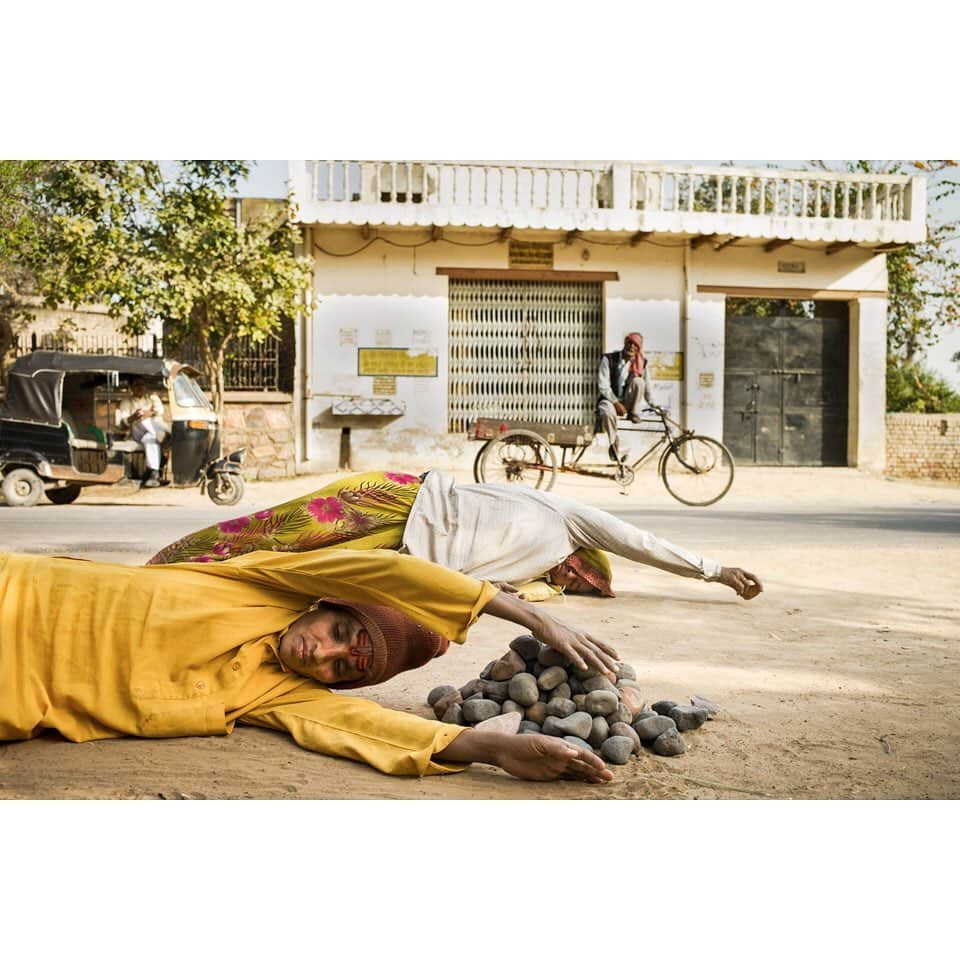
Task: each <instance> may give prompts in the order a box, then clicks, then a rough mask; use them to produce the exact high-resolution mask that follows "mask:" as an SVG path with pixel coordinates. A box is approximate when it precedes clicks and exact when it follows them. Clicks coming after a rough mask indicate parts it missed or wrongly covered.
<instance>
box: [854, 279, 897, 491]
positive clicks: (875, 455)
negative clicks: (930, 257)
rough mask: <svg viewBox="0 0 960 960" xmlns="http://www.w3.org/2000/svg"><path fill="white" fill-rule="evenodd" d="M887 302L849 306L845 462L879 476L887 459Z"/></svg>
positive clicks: (869, 301)
mask: <svg viewBox="0 0 960 960" xmlns="http://www.w3.org/2000/svg"><path fill="white" fill-rule="evenodd" d="M886 358H887V301H886V300H881V299H876V298H869V299H868V298H864V299H860V300H855V301H854V302H853V303H851V304H850V381H849V391H850V393H849V408H850V417H849V429H848V434H847V458H848V462H849V464H850V466H851V467H859V468H860V469H861V470H868V471H870V472H875V473H879V472H882V471H883V469H884V467H885V466H886V459H887V420H886V409H887V380H886V369H887V368H886Z"/></svg>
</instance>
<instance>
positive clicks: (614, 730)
mask: <svg viewBox="0 0 960 960" xmlns="http://www.w3.org/2000/svg"><path fill="white" fill-rule="evenodd" d="M610 736H611V737H626V738H627V739H628V740H630V741H632V743H633V752H634V753H639V752H640V750H641V749H642V748H641V746H640V737H639V735H638V734H637V731H636V730H634V729H633V727H631V726H630V724H629V723H611V724H610Z"/></svg>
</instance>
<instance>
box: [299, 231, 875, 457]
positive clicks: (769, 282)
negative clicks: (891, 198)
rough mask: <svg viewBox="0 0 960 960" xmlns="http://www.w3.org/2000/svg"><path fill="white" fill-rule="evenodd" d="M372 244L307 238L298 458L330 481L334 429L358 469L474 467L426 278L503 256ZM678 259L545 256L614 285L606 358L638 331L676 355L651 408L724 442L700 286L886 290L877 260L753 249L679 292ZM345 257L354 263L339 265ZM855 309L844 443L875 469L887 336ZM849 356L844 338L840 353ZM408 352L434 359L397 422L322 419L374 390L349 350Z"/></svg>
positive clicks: (406, 381) (483, 240)
mask: <svg viewBox="0 0 960 960" xmlns="http://www.w3.org/2000/svg"><path fill="white" fill-rule="evenodd" d="M377 235H378V236H379V237H381V238H386V239H388V240H389V241H391V243H389V244H388V243H384V242H383V240H376V241H374V242H373V243H369V240H370V239H371V238H370V236H368V237H366V238H365V237H364V236H363V234H362V232H361V229H360V228H358V227H353V226H345V227H324V228H320V227H314V228H312V229H311V231H310V247H311V249H312V253H313V255H314V258H315V272H314V282H315V291H314V295H315V310H314V314H313V317H312V319H311V321H310V323H309V324H308V340H309V343H308V344H307V345H306V353H307V354H308V355H309V357H310V366H309V373H308V380H309V383H308V386H307V389H308V390H309V392H310V394H311V396H310V398H308V399H307V400H306V402H305V408H306V413H307V418H308V423H307V429H306V430H305V434H306V442H305V447H304V450H305V455H306V458H307V459H308V460H309V461H311V464H312V465H313V466H315V467H323V468H327V469H328V468H330V467H335V466H336V465H337V456H338V452H339V443H340V431H339V427H340V426H342V425H350V426H351V429H352V450H353V458H352V466H353V467H354V468H355V469H364V468H366V467H368V466H369V467H377V466H382V465H383V463H384V462H393V463H396V464H397V465H398V466H407V467H410V468H412V467H417V466H420V465H423V466H430V465H434V466H454V465H461V466H462V465H466V464H467V463H469V459H465V458H472V455H473V453H474V452H475V446H474V445H473V444H471V443H470V442H468V441H467V440H466V438H465V437H464V436H461V435H452V434H448V433H447V432H446V410H447V375H448V374H447V350H448V342H447V315H448V306H447V286H448V281H447V278H446V277H445V276H438V275H437V273H436V269H437V267H440V266H442V267H463V268H469V267H479V268H506V267H508V266H509V264H508V246H507V244H506V243H503V242H490V241H491V240H494V241H495V237H496V235H495V234H492V233H491V232H490V231H475V230H456V231H455V230H452V229H449V228H448V229H447V230H446V231H445V237H446V239H440V240H437V241H434V242H430V243H427V244H425V245H423V246H417V247H416V248H411V247H409V246H406V247H405V246H403V245H410V244H416V243H422V242H423V241H424V240H426V239H427V238H428V237H429V231H428V230H426V229H423V228H392V229H386V228H381V229H380V230H379V231H378V233H377ZM515 236H517V237H518V239H519V238H521V237H522V239H525V240H543V241H551V242H555V241H556V240H557V234H556V233H555V232H554V233H546V232H540V231H524V232H523V233H522V234H519V233H515ZM448 240H455V241H457V242H458V243H457V244H455V243H451V242H448ZM458 244H460V245H458ZM684 247H685V244H684V243H683V242H682V241H680V240H677V239H673V238H666V239H664V240H663V241H662V242H661V241H660V240H659V239H658V240H657V242H656V243H650V242H643V243H638V244H637V245H636V246H634V247H631V246H629V244H626V243H624V244H622V245H619V246H601V245H596V244H590V243H585V242H583V241H580V240H574V241H573V242H572V243H569V244H566V243H563V242H559V243H556V245H555V247H554V269H556V270H582V271H584V272H585V273H587V274H588V273H590V272H592V271H598V270H603V271H611V270H615V271H617V272H618V273H619V275H620V279H619V280H618V281H608V282H607V283H606V284H605V294H606V303H605V317H604V335H603V343H604V349H605V350H607V351H609V350H612V349H616V348H617V347H618V346H620V345H621V344H622V342H623V337H624V335H625V334H626V333H628V332H630V331H632V330H636V331H638V332H640V333H642V334H643V335H644V338H645V349H646V350H648V351H650V352H667V353H673V352H678V351H679V352H682V353H683V354H684V365H685V374H686V379H685V381H684V382H683V383H679V382H676V381H654V386H653V390H654V397H655V400H656V402H658V403H660V404H661V405H663V406H666V407H668V408H669V409H670V410H671V412H672V414H673V415H674V417H675V418H677V419H680V421H681V422H683V423H686V424H688V425H690V426H692V427H693V428H694V429H696V430H698V431H699V432H702V433H706V434H710V435H713V436H716V437H721V436H722V425H723V335H724V296H723V294H708V293H698V292H697V286H698V284H713V285H725V286H755V287H764V286H766V287H785V286H789V287H793V286H796V287H807V288H817V289H826V288H833V289H857V290H876V291H882V290H884V289H885V286H886V268H885V263H884V258H883V257H882V256H878V257H871V256H869V255H868V254H867V253H866V252H865V251H862V250H856V249H850V250H844V251H841V252H839V253H837V254H836V255H834V256H826V255H825V254H824V252H823V251H822V250H808V249H804V248H801V247H795V246H788V247H783V248H780V249H779V250H776V251H773V252H771V253H766V252H764V250H763V247H762V245H756V246H750V247H727V248H724V249H723V250H720V251H715V250H714V249H713V247H712V245H710V244H706V245H704V246H703V247H701V248H700V249H698V250H696V251H691V252H689V254H688V258H687V272H686V283H685V282H684ZM362 248H364V249H362ZM324 251H326V252H324ZM354 251H359V252H357V253H356V254H355V255H347V256H343V255H342V254H351V253H353V252H354ZM332 253H337V254H341V256H332V255H330V254H332ZM778 260H803V261H804V262H805V263H806V268H807V269H806V273H804V274H781V273H778V272H777V261H778ZM684 293H686V296H684ZM864 305H866V306H865V307H864ZM858 309H859V310H860V315H862V314H863V311H864V310H866V314H867V316H868V318H869V319H868V322H867V323H866V325H865V326H864V325H863V324H861V326H860V327H859V328H858V330H859V331H860V332H859V333H858V334H857V340H856V342H857V355H858V357H860V360H859V361H858V363H859V366H858V380H857V382H858V383H861V384H862V389H861V388H858V394H857V397H856V398H855V399H856V404H854V403H853V402H852V403H851V433H853V432H854V424H853V420H854V418H858V419H859V426H858V428H857V433H858V436H859V437H860V438H861V439H860V440H859V441H858V444H859V445H858V446H857V448H856V450H857V453H856V462H857V463H863V464H864V465H866V464H867V463H876V462H877V455H878V451H880V452H881V455H882V450H883V443H882V432H883V397H882V396H879V397H878V394H877V383H878V382H879V383H880V384H881V386H882V383H883V377H884V352H883V351H884V349H885V330H884V322H883V318H882V317H880V314H881V313H883V315H884V316H885V301H884V300H881V299H877V300H868V299H864V300H862V301H861V306H860V308H858ZM341 330H353V331H355V338H356V342H355V344H353V343H349V342H347V343H343V344H341V337H340V331H341ZM853 343H854V337H853V336H852V337H851V349H853ZM415 344H419V345H423V344H427V348H428V349H429V350H431V351H435V352H436V355H437V357H438V376H437V378H436V379H430V380H423V379H414V378H398V379H397V393H396V396H397V398H398V399H400V400H403V401H404V402H405V403H406V406H407V412H406V414H405V415H404V416H402V417H399V418H397V419H392V420H389V421H384V420H380V421H378V422H376V423H373V422H369V423H368V422H367V421H360V420H359V419H354V420H353V421H351V422H350V423H349V424H344V423H343V422H342V421H335V420H333V419H332V418H331V417H330V415H329V408H330V404H331V402H332V401H331V398H332V397H333V396H340V395H346V394H350V395H361V396H372V395H373V394H372V386H373V384H372V380H371V379H370V378H366V377H358V376H357V374H356V348H357V347H375V346H396V347H407V346H414V345H415ZM701 374H703V375H705V376H704V377H703V378H701ZM711 374H712V384H709V382H710V376H709V375H711ZM878 378H879V381H878ZM708 384H709V385H708ZM853 399H854V398H851V400H853ZM853 459H854V458H853V456H852V455H851V461H852V462H853Z"/></svg>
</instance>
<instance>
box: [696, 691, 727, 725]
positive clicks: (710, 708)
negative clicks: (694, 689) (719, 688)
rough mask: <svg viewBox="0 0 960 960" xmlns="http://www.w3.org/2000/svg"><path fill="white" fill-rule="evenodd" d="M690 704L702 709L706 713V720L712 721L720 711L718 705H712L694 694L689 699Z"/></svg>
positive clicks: (712, 703) (704, 698)
mask: <svg viewBox="0 0 960 960" xmlns="http://www.w3.org/2000/svg"><path fill="white" fill-rule="evenodd" d="M690 703H691V705H692V706H694V707H703V709H704V710H706V711H707V719H708V720H712V719H713V718H714V717H715V716H716V715H717V714H718V713H719V712H720V710H721V707H720V704H719V703H714V702H713V701H712V700H708V699H707V698H706V697H701V696H699V695H697V694H694V695H693V696H692V697H691V698H690Z"/></svg>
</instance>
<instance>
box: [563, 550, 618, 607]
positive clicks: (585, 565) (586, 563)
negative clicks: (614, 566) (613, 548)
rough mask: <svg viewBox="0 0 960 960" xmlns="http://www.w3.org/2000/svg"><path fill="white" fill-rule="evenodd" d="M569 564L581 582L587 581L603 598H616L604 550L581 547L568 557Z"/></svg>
mask: <svg viewBox="0 0 960 960" xmlns="http://www.w3.org/2000/svg"><path fill="white" fill-rule="evenodd" d="M567 563H568V564H569V565H570V567H571V568H572V569H573V570H575V571H576V572H577V575H578V576H579V577H580V579H581V580H586V582H587V583H589V584H590V586H591V587H593V588H594V590H596V591H597V593H599V594H600V595H601V596H604V597H615V596H616V594H615V593H614V592H613V588H612V587H611V586H610V584H611V581H612V580H613V571H612V570H611V569H610V561H609V560H608V559H607V555H606V554H605V553H604V552H603V551H602V550H598V549H597V548H596V547H580V549H579V550H576V551H574V552H573V553H571V554H570V556H569V557H567Z"/></svg>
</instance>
